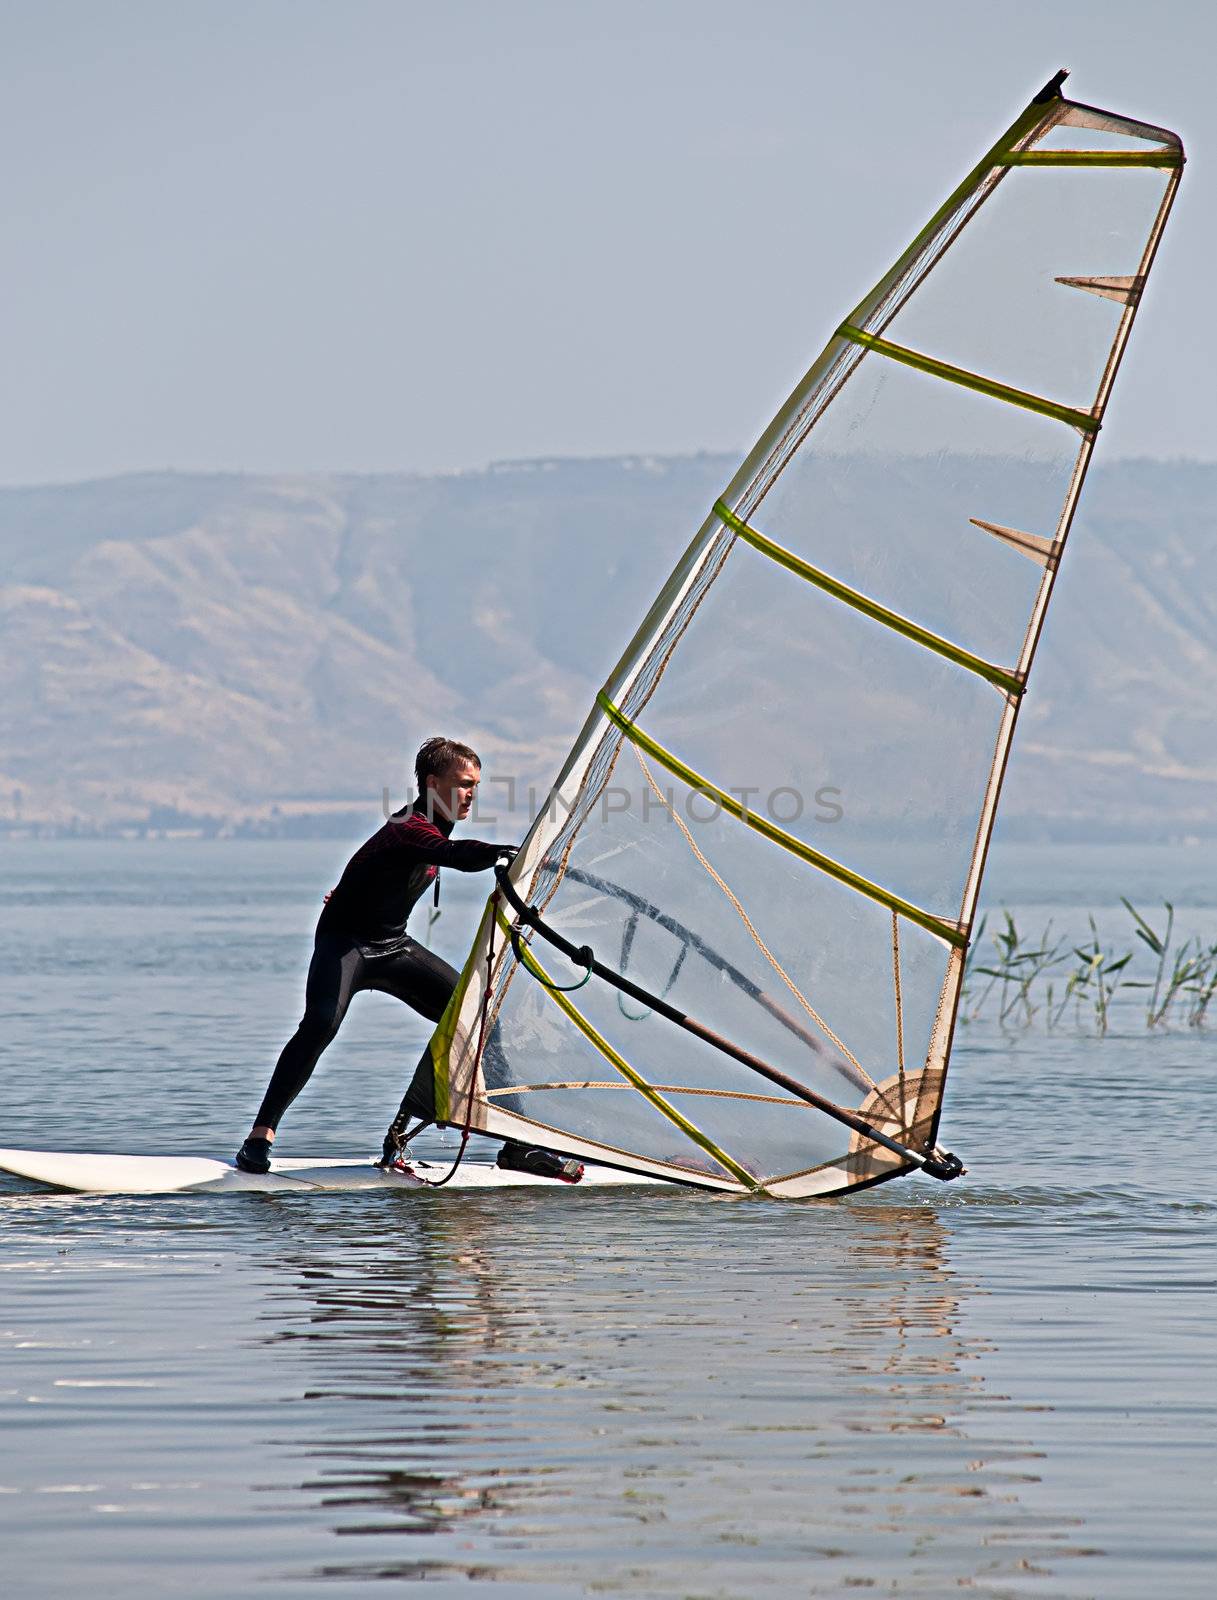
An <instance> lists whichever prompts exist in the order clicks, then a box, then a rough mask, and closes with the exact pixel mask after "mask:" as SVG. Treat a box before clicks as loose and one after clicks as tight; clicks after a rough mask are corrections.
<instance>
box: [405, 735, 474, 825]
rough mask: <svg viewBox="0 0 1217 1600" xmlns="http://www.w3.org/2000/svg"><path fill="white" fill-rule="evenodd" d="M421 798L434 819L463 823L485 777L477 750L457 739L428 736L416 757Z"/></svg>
mask: <svg viewBox="0 0 1217 1600" xmlns="http://www.w3.org/2000/svg"><path fill="white" fill-rule="evenodd" d="M414 776H415V778H416V779H417V780H418V797H419V799H420V800H421V801H422V802H423V804H424V805H425V806H426V808H427V815H428V816H429V817H431V818H435V817H443V818H445V819H446V820H447V821H449V822H460V821H461V820H462V819H463V818H464V817H467V816H468V815H469V811H470V808H471V807H472V805H473V797H474V795H475V794H476V793H477V786H478V782H479V781H480V779H481V776H482V763H481V759H480V757H479V756H478V753H477V751H476V750H471V749H470V748H469V746H468V745H467V744H460V743H458V742H457V740H455V739H441V738H438V737H437V738H434V739H427V740H425V741H424V743H423V744H422V746H421V747H420V749H419V752H418V754H417V756H415V758H414Z"/></svg>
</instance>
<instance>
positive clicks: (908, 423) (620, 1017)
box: [430, 80, 1183, 1197]
mask: <svg viewBox="0 0 1217 1600" xmlns="http://www.w3.org/2000/svg"><path fill="white" fill-rule="evenodd" d="M1182 163H1183V152H1182V147H1181V145H1180V142H1179V140H1178V139H1177V138H1176V136H1175V135H1174V134H1172V133H1169V132H1168V131H1166V130H1164V129H1161V128H1156V127H1152V126H1150V125H1148V124H1145V123H1142V122H1138V121H1133V120H1130V119H1127V118H1121V117H1118V116H1114V115H1112V114H1110V113H1107V112H1102V111H1097V110H1095V109H1094V108H1091V107H1086V106H1082V105H1079V104H1076V103H1074V102H1071V101H1068V100H1066V99H1064V98H1063V97H1062V96H1061V94H1060V93H1059V85H1057V84H1056V83H1055V80H1054V85H1050V86H1049V88H1048V90H1046V91H1044V92H1043V93H1042V94H1041V95H1040V96H1037V97H1036V99H1035V100H1033V101H1032V102H1031V104H1030V105H1029V106H1028V107H1027V108H1026V110H1025V111H1023V112H1022V113H1021V114H1020V116H1019V117H1018V118H1016V119H1015V121H1014V123H1013V124H1012V125H1011V127H1010V128H1008V129H1007V130H1006V132H1005V133H1004V134H1003V135H1002V136H1001V138H1000V139H998V140H997V141H996V143H995V144H994V145H993V146H992V148H991V149H990V150H989V151H987V152H986V154H985V155H984V156H983V157H982V159H981V161H980V162H979V163H978V164H977V165H976V166H975V167H974V168H973V169H972V171H971V172H970V173H969V174H968V176H967V177H966V178H965V179H964V180H963V182H962V183H961V184H960V185H959V186H958V187H957V188H956V189H955V190H954V192H953V193H952V194H951V196H950V197H949V198H948V200H947V201H946V202H945V203H944V205H943V206H942V207H941V208H940V209H939V210H938V211H937V212H936V213H935V215H934V216H933V217H932V218H931V219H930V220H929V222H928V223H927V224H926V226H925V227H924V228H923V229H922V230H921V232H920V233H919V234H918V236H917V238H916V239H915V240H914V241H913V243H912V244H911V245H910V246H909V247H908V249H907V250H905V251H904V252H903V253H902V254H901V256H900V257H899V258H898V259H897V261H896V262H895V263H894V265H893V266H892V268H891V269H890V270H889V271H888V272H887V273H886V274H885V275H884V277H883V278H882V279H881V280H880V282H879V283H878V284H876V285H875V287H874V288H873V289H872V290H871V292H870V293H869V294H868V295H866V296H865V297H864V298H863V299H862V300H861V301H860V302H859V304H858V305H857V306H855V307H854V308H853V310H852V311H851V312H850V313H849V315H848V316H847V317H846V318H845V319H844V321H842V322H841V323H839V324H838V326H837V328H836V331H835V332H834V334H833V335H832V337H831V338H830V340H829V342H828V345H827V346H826V348H825V350H824V351H823V352H822V353H821V355H820V356H819V358H818V359H817V360H816V362H815V363H814V364H813V365H812V367H811V369H810V370H809V372H808V373H807V374H806V376H805V377H804V379H803V380H802V382H801V383H800V384H799V386H798V387H797V388H796V390H795V392H794V393H793V394H792V395H791V397H790V399H789V400H788V401H787V403H786V404H785V405H784V406H783V407H782V409H781V411H780V412H779V413H778V415H777V416H776V417H775V418H774V420H773V422H772V423H771V425H770V426H769V428H768V429H766V431H765V433H764V434H763V435H762V437H761V439H760V441H759V442H758V444H757V445H756V447H755V449H754V450H753V451H752V453H751V454H750V455H749V457H748V458H747V460H746V461H745V462H744V464H743V465H742V467H741V468H740V470H739V472H738V473H737V474H736V476H735V478H734V479H733V480H732V482H731V483H730V484H729V485H727V487H726V488H725V489H724V492H723V494H722V495H721V497H720V499H719V500H718V501H717V502H716V504H715V505H714V507H713V508H712V509H711V510H710V511H709V514H708V516H707V517H706V520H705V522H704V523H703V525H702V527H701V528H700V529H699V530H698V532H697V534H696V535H695V537H694V538H693V540H692V542H691V543H690V545H689V546H688V548H687V549H686V551H685V553H684V555H683V556H682V558H681V560H680V561H679V562H678V564H677V566H676V569H675V571H674V572H673V573H672V575H671V577H670V578H669V580H668V582H667V583H666V584H665V585H664V587H663V589H662V590H661V591H660V594H659V595H658V597H657V599H656V601H655V604H654V605H653V606H652V608H651V610H650V612H649V613H648V615H647V616H646V618H645V619H644V620H643V622H642V624H641V626H640V627H639V629H638V631H637V633H636V634H635V636H634V638H633V639H632V640H631V641H630V643H629V645H628V647H627V649H626V651H625V653H624V654H623V656H622V658H621V660H620V661H619V662H618V664H617V666H616V667H615V668H614V670H613V672H612V673H611V674H610V676H609V679H608V681H607V682H606V683H605V685H604V687H603V688H602V690H601V691H600V693H599V694H598V696H597V697H596V701H595V704H594V706H593V707H592V709H591V711H590V714H589V716H588V719H587V721H586V723H585V724H584V727H583V729H582V731H581V732H580V734H579V737H578V739H577V740H576V743H575V746H574V748H573V749H572V751H571V754H570V756H569V758H568V760H567V762H566V763H565V765H564V767H563V769H562V772H561V773H560V775H559V777H558V779H557V782H556V784H555V786H554V791H553V795H552V797H551V805H550V807H549V809H548V810H547V811H544V812H542V814H541V816H540V817H539V818H538V819H537V821H536V823H535V824H534V826H533V827H532V829H531V830H530V833H529V835H528V837H527V839H526V840H525V844H524V847H523V849H522V850H521V852H520V854H519V855H518V856H517V858H516V861H515V863H514V865H513V867H512V870H511V881H512V883H513V885H514V888H515V891H516V893H517V894H518V895H519V896H520V897H521V898H522V899H523V900H524V901H526V902H527V903H528V904H529V905H530V906H532V907H534V908H535V909H536V911H537V912H539V913H540V914H541V916H542V917H543V918H544V919H545V921H546V923H547V924H548V925H550V926H551V927H552V928H554V929H556V930H558V931H560V933H561V935H562V936H563V937H564V938H565V939H566V940H568V941H570V942H571V943H572V944H573V945H575V946H581V947H590V949H591V950H592V951H594V952H595V953H596V956H597V957H598V958H599V960H600V961H601V962H602V963H609V964H614V965H615V967H616V969H617V970H619V971H621V972H624V973H625V974H626V975H627V976H628V977H629V978H630V979H631V980H632V981H633V982H635V983H636V984H637V985H638V986H639V987H640V989H641V990H642V991H644V992H646V993H649V994H651V995H652V996H662V997H663V1004H661V1005H658V1006H652V1007H650V1008H648V1007H646V1006H639V1005H638V1004H636V1003H631V1004H626V1003H624V1001H623V995H622V992H621V991H620V990H619V989H614V988H613V987H612V985H611V984H608V983H603V982H600V981H599V980H597V979H592V980H591V981H589V982H587V983H586V984H582V985H581V986H580V987H579V988H578V989H577V990H571V991H570V992H563V993H560V992H558V990H557V987H556V986H557V985H567V984H570V983H572V982H574V981H575V980H576V979H578V976H579V974H578V972H577V971H576V972H573V973H571V972H568V971H566V970H562V971H558V970H556V969H557V968H558V967H563V966H564V963H563V961H562V958H561V957H553V956H552V952H549V951H546V950H545V949H544V947H543V945H542V944H540V943H539V942H538V941H537V940H536V938H535V935H534V933H532V932H530V931H528V930H527V929H526V928H525V929H521V928H520V927H519V926H518V925H517V926H515V928H514V931H515V935H516V937H515V946H516V949H514V950H513V945H512V940H511V939H510V938H509V934H510V933H511V932H512V931H513V920H512V917H511V914H510V912H509V910H508V909H507V908H506V907H504V906H503V905H501V904H497V903H496V904H493V905H492V906H489V907H488V908H487V914H486V916H485V917H484V918H483V921H482V926H481V930H480V932H479V935H478V939H477V941H476V943H475V946H474V949H473V951H472V952H471V954H470V958H469V962H468V964H467V965H466V968H465V971H464V973H463V975H462V982H461V985H460V987H459V989H458V991H457V993H456V995H455V996H454V998H453V1003H452V1005H451V1007H450V1008H449V1011H448V1013H447V1014H446V1016H445V1018H444V1019H443V1021H442V1022H441V1024H440V1026H439V1028H438V1029H437V1032H436V1035H435V1038H434V1039H433V1041H432V1045H431V1050H430V1059H431V1064H432V1070H433V1072H434V1077H435V1085H434V1088H435V1100H436V1106H437V1110H438V1111H439V1113H440V1116H441V1119H442V1120H447V1121H451V1122H454V1123H458V1124H459V1123H463V1122H466V1121H468V1123H469V1125H470V1126H472V1127H473V1128H475V1129H477V1130H480V1131H484V1132H487V1133H492V1134H501V1135H505V1136H511V1137H515V1138H524V1139H535V1140H541V1141H543V1142H546V1143H549V1144H553V1145H556V1146H558V1147H560V1148H562V1149H563V1150H567V1151H570V1152H571V1153H574V1154H581V1155H584V1156H588V1157H591V1158H593V1159H601V1160H605V1161H610V1162H615V1163H617V1164H619V1165H622V1166H625V1167H629V1168H632V1169H635V1170H638V1171H642V1172H650V1173H658V1174H660V1175H663V1176H667V1177H670V1178H673V1179H675V1180H678V1181H682V1182H686V1183H692V1184H700V1185H702V1186H705V1187H709V1188H715V1189H721V1190H725V1191H731V1192H736V1193H750V1192H753V1191H757V1190H761V1191H764V1192H767V1193H771V1194H776V1195H784V1196H793V1197H798V1196H804V1195H814V1194H830V1193H838V1192H841V1191H844V1190H848V1189H851V1188H855V1187H858V1186H862V1185H866V1184H870V1183H875V1182H879V1181H882V1180H884V1179H886V1178H889V1177H893V1176H897V1175H899V1174H901V1173H903V1172H907V1171H909V1170H912V1168H913V1167H914V1166H915V1165H916V1164H917V1163H916V1161H915V1160H914V1159H912V1158H910V1157H909V1156H908V1152H909V1151H912V1152H915V1153H916V1152H925V1153H928V1152H931V1151H932V1150H933V1148H934V1142H935V1139H936V1137H937V1128H938V1121H939V1115H940V1109H941V1101H942V1093H943V1087H944V1083H945V1079H946V1072H947V1064H948V1057H949V1052H950V1042H951V1036H952V1031H953V1027H954V1020H955V1013H956V1007H957V1003H958V998H959V989H960V984H961V982H962V975H963V960H964V955H965V952H966V948H967V942H968V937H969V933H970V929H971V926H972V922H973V918H974V915H975V911H976V904H977V897H978V894H979V888H980V881H981V873H982V870H983V864H984V858H985V853H986V850H987V846H988V841H989V836H990V833H991V830H992V826H993V819H994V815H995V809H996V805H997V800H998V795H999V792H1000V787H1001V780H1002V775H1003V773H1004V770H1005V766H1006V761H1007V756H1008V753H1009V749H1010V743H1011V739H1012V737H1013V733H1014V727H1015V723H1016V720H1017V716H1018V710H1019V706H1020V704H1021V701H1022V699H1023V695H1024V691H1025V689H1026V686H1027V682H1028V676H1029V673H1030V670H1031V665H1032V660H1033V657H1034V654H1035V649H1036V645H1037V642H1038V639H1039V636H1040V632H1041V629H1042V627H1043V623H1044V617H1045V613H1046V609H1047V605H1048V600H1049V597H1050V595H1051V590H1052V584H1053V581H1054V579H1055V575H1056V571H1057V568H1058V565H1059V561H1060V558H1061V554H1062V552H1063V550H1064V547H1065V544H1066V541H1067V539H1068V535H1069V529H1070V526H1071V523H1072V520H1073V515H1074V511H1075V508H1076V505H1077V501H1078V496H1079V494H1080V492H1081V487H1082V482H1083V479H1084V477H1085V473H1086V468H1087V465H1088V463H1089V460H1090V456H1091V453H1092V451H1093V449H1094V446H1095V441H1096V439H1097V437H1098V434H1099V432H1100V430H1101V427H1102V423H1103V418H1104V414H1105V411H1106V407H1107V404H1108V401H1109V397H1110V393H1111V389H1112V385H1113V383H1114V380H1115V376H1116V371H1117V369H1118V366H1119V363H1120V358H1121V355H1122V353H1123V350H1124V346H1125V343H1126V341H1127V339H1128V335H1129V332H1130V330H1131V326H1132V321H1133V318H1134V316H1135V314H1136V310H1137V307H1138V305H1139V302H1140V299H1141V295H1142V290H1143V288H1144V285H1145V281H1146V278H1147V276H1148V273H1149V271H1150V268H1151V266H1152V263H1153V259H1154V256H1155V253H1156V251H1157V248H1158V244H1159V241H1160V238H1161V235H1162V230H1163V228H1164V226H1165V223H1166V218H1167V214H1168V212H1169V210H1170V206H1171V203H1172V200H1173V198H1174V194H1175V190H1176V188H1177V185H1178V182H1179V179H1180V175H1181V171H1182ZM1068 291H1082V292H1068ZM1023 530H1026V531H1023ZM982 535H983V536H982ZM517 950H518V954H517ZM665 1006H666V1007H667V1008H668V1009H669V1010H671V1009H677V1010H679V1012H680V1013H682V1014H687V1015H688V1016H689V1017H691V1018H695V1019H697V1021H698V1024H699V1026H701V1028H702V1037H696V1036H691V1035H690V1033H688V1032H686V1031H683V1030H682V1029H680V1028H678V1027H673V1026H672V1024H671V1021H670V1019H668V1018H667V1017H665V1015H663V1014H662V1013H663V1011H664V1008H665ZM711 1035H712V1036H715V1037H720V1038H723V1039H725V1040H727V1041H730V1042H731V1044H732V1045H733V1047H734V1051H735V1054H734V1056H733V1055H731V1054H730V1053H728V1052H725V1051H723V1050H721V1049H716V1048H715V1047H714V1046H713V1045H712V1044H709V1043H707V1042H706V1038H707V1037H709V1036H711ZM479 1045H480V1048H479ZM749 1060H754V1061H755V1060H759V1061H761V1062H764V1063H771V1064H772V1066H773V1068H774V1069H775V1072H776V1077H774V1078H773V1080H772V1081H771V1082H770V1083H768V1084H767V1083H765V1082H762V1081H760V1079H759V1078H758V1077H757V1076H756V1075H755V1073H754V1072H752V1071H750V1070H749V1067H748V1065H747V1062H748V1061H749ZM783 1079H785V1080H787V1081H788V1082H790V1083H793V1084H794V1086H795V1088H796V1089H801V1090H803V1091H805V1092H804V1093H802V1094H800V1093H796V1092H793V1091H792V1090H784V1089H783V1088H782V1087H781V1081H782V1080H783ZM826 1106H827V1107H828V1109H827V1110H826V1109H825V1107H826ZM833 1108H836V1110H837V1111H838V1112H839V1113H843V1114H844V1116H845V1117H846V1119H847V1120H848V1125H844V1124H843V1121H842V1116H841V1115H834V1114H833ZM867 1130H870V1132H869V1133H868V1131H867ZM902 1151H903V1152H905V1153H904V1154H902V1153H901V1152H902Z"/></svg>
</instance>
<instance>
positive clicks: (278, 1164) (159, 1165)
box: [0, 1150, 667, 1194]
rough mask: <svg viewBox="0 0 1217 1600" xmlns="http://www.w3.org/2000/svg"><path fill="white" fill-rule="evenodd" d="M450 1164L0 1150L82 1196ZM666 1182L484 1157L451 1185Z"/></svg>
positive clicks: (353, 1176) (419, 1172)
mask: <svg viewBox="0 0 1217 1600" xmlns="http://www.w3.org/2000/svg"><path fill="white" fill-rule="evenodd" d="M451 1165H452V1164H451V1162H434V1161H415V1162H413V1163H411V1168H412V1170H411V1171H410V1172H386V1171H384V1170H383V1169H382V1168H380V1167H377V1166H375V1165H373V1162H372V1158H371V1157H370V1156H368V1157H364V1158H362V1159H361V1158H360V1157H358V1156H321V1157H309V1156H302V1157H300V1156H295V1157H292V1156H289V1157H286V1158H284V1159H282V1160H279V1159H276V1160H275V1161H273V1162H272V1165H271V1170H270V1171H269V1172H265V1173H255V1172H240V1171H238V1170H237V1168H236V1167H235V1166H234V1165H233V1163H232V1162H231V1161H222V1160H219V1159H218V1158H214V1157H211V1156H120V1155H100V1154H89V1153H87V1152H83V1151H82V1152H73V1151H65V1150H0V1172H10V1173H12V1174H13V1175H14V1177H18V1178H31V1179H32V1180H33V1181H34V1182H35V1183H45V1184H48V1185H49V1186H50V1187H51V1188H53V1189H70V1190H73V1191H75V1192H76V1193H78V1194H217V1193H238V1192H244V1193H266V1192H268V1191H273V1192H278V1193H280V1194H286V1193H290V1192H292V1191H296V1192H299V1193H304V1192H306V1191H309V1190H314V1191H320V1190H326V1189H328V1190H352V1189H426V1188H428V1187H430V1186H431V1185H432V1184H434V1183H435V1182H437V1181H438V1180H439V1179H440V1178H443V1177H444V1176H445V1175H446V1174H447V1173H448V1172H449V1170H450V1169H451ZM656 1184H659V1185H661V1186H663V1187H667V1186H666V1185H663V1181H662V1179H659V1178H644V1177H642V1176H640V1175H639V1174H637V1173H632V1172H617V1171H615V1170H614V1169H612V1168H611V1167H588V1168H587V1169H586V1171H585V1172H584V1175H583V1179H582V1181H581V1182H580V1183H578V1184H569V1183H561V1182H559V1181H557V1180H555V1179H554V1178H537V1177H534V1176H533V1175H532V1173H529V1172H507V1171H504V1170H503V1168H501V1167H495V1166H491V1165H490V1164H489V1163H487V1162H484V1161H470V1160H468V1159H466V1160H464V1161H462V1162H461V1164H460V1166H459V1167H458V1168H457V1170H456V1172H455V1174H454V1175H453V1178H452V1181H451V1182H450V1183H448V1184H446V1185H445V1188H447V1189H516V1188H548V1189H561V1190H563V1191H566V1192H573V1191H577V1190H580V1189H587V1188H592V1189H602V1188H608V1187H613V1186H617V1187H623V1186H626V1185H637V1186H639V1187H641V1186H644V1185H646V1186H651V1187H654V1186H655V1185H656Z"/></svg>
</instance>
